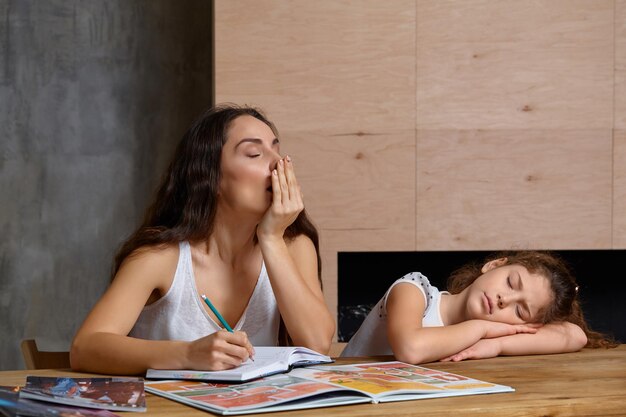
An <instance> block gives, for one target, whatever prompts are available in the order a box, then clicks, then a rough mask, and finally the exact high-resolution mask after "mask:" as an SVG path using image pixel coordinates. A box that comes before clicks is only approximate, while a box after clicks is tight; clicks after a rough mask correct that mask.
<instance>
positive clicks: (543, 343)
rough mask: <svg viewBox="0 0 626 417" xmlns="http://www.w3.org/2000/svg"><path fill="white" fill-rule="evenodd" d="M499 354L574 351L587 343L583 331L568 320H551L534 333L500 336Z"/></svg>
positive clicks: (538, 353)
mask: <svg viewBox="0 0 626 417" xmlns="http://www.w3.org/2000/svg"><path fill="white" fill-rule="evenodd" d="M499 342H500V354H501V355H540V354H548V353H567V352H576V351H577V350H580V349H582V348H583V347H585V345H586V344H587V336H586V335H585V332H584V331H583V330H582V329H581V328H580V327H578V326H577V325H575V324H573V323H570V322H553V323H548V324H545V325H544V326H542V327H540V328H539V329H538V330H537V333H535V334H515V335H511V336H504V337H501V338H500V340H499Z"/></svg>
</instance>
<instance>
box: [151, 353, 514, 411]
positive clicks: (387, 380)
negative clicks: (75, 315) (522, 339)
mask: <svg viewBox="0 0 626 417" xmlns="http://www.w3.org/2000/svg"><path fill="white" fill-rule="evenodd" d="M145 384H146V385H145V386H146V391H148V392H151V393H153V394H156V395H160V396H163V397H166V398H169V399H172V400H174V401H179V402H181V403H184V404H187V405H190V406H192V407H197V408H200V409H203V410H207V411H210V412H212V413H216V414H231V415H235V414H251V413H264V412H273V411H286V410H300V409H306V408H318V407H330V406H336V405H348V404H361V403H378V402H391V401H408V400H419V399H425V398H437V397H452V396H461V395H475V394H488V393H498V392H512V391H514V389H513V388H511V387H508V386H505V385H498V384H493V383H490V382H485V381H480V380H477V379H473V378H469V377H466V376H462V375H457V374H452V373H449V372H444V371H437V370H434V369H428V368H423V367H420V366H415V365H409V364H406V363H403V362H375V363H362V364H351V365H335V366H332V365H331V366H314V367H311V368H301V369H294V370H293V371H291V372H289V373H287V374H281V375H273V376H270V377H267V378H263V379H260V380H257V381H253V382H248V383H244V384H237V385H234V384H232V385H228V384H215V383H207V382H199V381H180V380H172V381H146V383H145Z"/></svg>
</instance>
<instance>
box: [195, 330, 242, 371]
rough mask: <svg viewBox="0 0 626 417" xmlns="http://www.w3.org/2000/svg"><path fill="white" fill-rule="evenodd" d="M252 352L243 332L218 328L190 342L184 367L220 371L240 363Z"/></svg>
mask: <svg viewBox="0 0 626 417" xmlns="http://www.w3.org/2000/svg"><path fill="white" fill-rule="evenodd" d="M253 354H254V348H253V347H252V344H251V343H250V341H249V340H248V335H247V334H246V333H245V332H240V331H237V332H234V333H230V332H228V331H226V330H220V331H218V332H215V333H213V334H210V335H208V336H205V337H203V338H201V339H197V340H194V341H193V342H191V343H190V345H189V348H188V351H187V364H188V365H187V366H186V368H187V369H198V370H206V371H221V370H224V369H230V368H234V367H236V366H239V365H241V364H242V363H243V362H245V361H246V360H248V358H249V357H250V356H252V355H253Z"/></svg>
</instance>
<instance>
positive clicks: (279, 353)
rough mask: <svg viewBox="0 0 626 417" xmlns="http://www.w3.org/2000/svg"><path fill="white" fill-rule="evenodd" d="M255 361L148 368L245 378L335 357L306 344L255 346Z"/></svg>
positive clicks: (171, 375)
mask: <svg viewBox="0 0 626 417" xmlns="http://www.w3.org/2000/svg"><path fill="white" fill-rule="evenodd" d="M254 351H255V354H254V361H251V360H247V361H246V362H244V363H243V364H242V365H241V366H238V367H237V368H233V369H228V370H226V371H193V370H170V369H148V371H147V372H146V378H148V379H195V380H202V381H223V382H245V381H251V380H253V379H257V378H261V377H264V376H268V375H273V374H279V373H283V372H288V371H289V370H291V369H292V368H294V367H301V366H308V365H316V364H320V363H330V362H332V361H333V360H332V359H331V358H330V357H329V356H326V355H322V354H321V353H318V352H316V351H314V350H311V349H307V348H304V347H292V346H287V347H283V346H269V347H255V348H254Z"/></svg>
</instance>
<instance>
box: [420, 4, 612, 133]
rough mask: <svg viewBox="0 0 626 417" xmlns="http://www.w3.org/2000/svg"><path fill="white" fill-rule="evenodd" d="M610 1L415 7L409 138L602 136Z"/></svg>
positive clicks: (608, 85)
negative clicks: (413, 108) (446, 133)
mask: <svg viewBox="0 0 626 417" xmlns="http://www.w3.org/2000/svg"><path fill="white" fill-rule="evenodd" d="M612 62H613V1H611V0H597V1H588V0H561V1H553V0H544V1H532V2H530V1H517V0H507V1H497V2H494V1H490V0H485V1H440V0H418V2H417V127H418V129H608V128H611V127H612V106H613V68H612Z"/></svg>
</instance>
